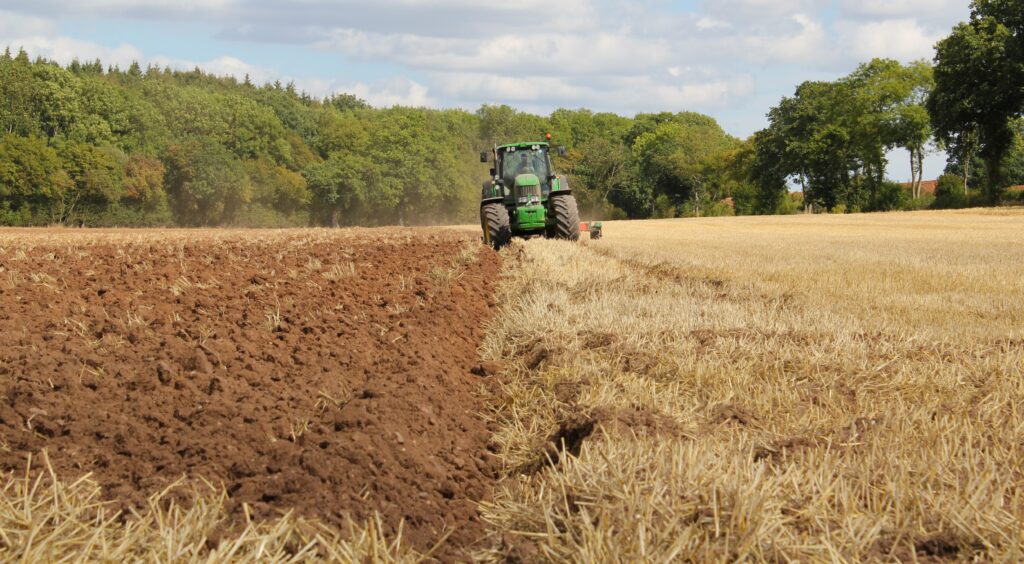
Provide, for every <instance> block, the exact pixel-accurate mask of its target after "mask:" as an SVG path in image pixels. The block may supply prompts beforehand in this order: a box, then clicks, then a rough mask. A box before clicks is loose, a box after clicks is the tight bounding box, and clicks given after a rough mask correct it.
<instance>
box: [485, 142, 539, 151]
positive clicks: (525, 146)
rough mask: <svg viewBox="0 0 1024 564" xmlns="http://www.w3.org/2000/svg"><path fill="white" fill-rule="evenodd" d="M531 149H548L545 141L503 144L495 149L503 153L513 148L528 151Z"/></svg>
mask: <svg viewBox="0 0 1024 564" xmlns="http://www.w3.org/2000/svg"><path fill="white" fill-rule="evenodd" d="M532 147H544V148H547V147H548V142H547V141H519V142H518V143H508V144H505V145H498V147H497V149H498V150H499V151H504V150H507V149H512V148H515V149H530V148H532Z"/></svg>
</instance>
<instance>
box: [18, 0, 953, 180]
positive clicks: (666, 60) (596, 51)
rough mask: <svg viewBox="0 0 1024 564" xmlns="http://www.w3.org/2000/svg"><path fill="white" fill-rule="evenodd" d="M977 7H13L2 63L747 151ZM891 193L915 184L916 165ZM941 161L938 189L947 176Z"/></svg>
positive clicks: (243, 3)
mask: <svg viewBox="0 0 1024 564" xmlns="http://www.w3.org/2000/svg"><path fill="white" fill-rule="evenodd" d="M968 5H969V0H829V1H824V0H819V1H815V0H718V1H710V0H708V1H703V0H634V1H618V0H560V1H559V0H514V1H500V0H499V1H486V0H433V1H428V0H375V1H373V2H358V1H352V0H295V1H290V2H284V1H275V0H173V1H170V2H159V3H157V2H152V1H146V0H29V1H26V0H13V1H12V0H0V46H4V45H7V46H10V47H11V48H12V49H17V48H19V47H23V48H24V49H25V50H27V51H28V52H29V53H30V54H31V55H32V56H33V57H34V56H43V57H46V58H50V59H55V60H57V61H60V62H62V63H67V62H70V61H71V60H72V59H74V58H78V59H80V60H92V59H95V58H100V59H101V60H102V61H103V62H104V63H106V64H117V65H120V66H122V67H125V66H127V65H129V64H131V62H132V61H139V62H140V63H141V64H142V65H143V66H145V65H146V64H157V65H161V66H165V65H166V66H171V67H174V68H182V69H191V68H194V67H196V66H198V67H200V68H202V69H204V70H206V71H209V72H212V73H215V74H230V75H234V76H236V77H239V78H242V77H244V76H245V75H247V74H248V75H249V76H250V77H251V79H252V80H253V81H255V82H264V81H274V80H280V81H281V82H283V83H287V82H294V83H295V85H296V86H297V87H298V88H299V89H302V90H305V91H306V92H309V93H310V94H312V95H315V96H327V95H329V94H332V93H339V92H347V93H352V94H355V95H357V96H359V97H360V98H363V99H365V100H367V101H368V102H370V103H371V104H373V105H375V106H382V107H387V106H392V105H396V104H400V105H413V106H428V107H445V108H447V107H460V108H466V109H469V110H475V109H476V108H478V107H479V106H480V105H481V104H492V103H501V104H509V105H511V106H513V107H516V108H518V109H521V110H524V111H530V112H535V113H541V114H547V113H549V112H550V111H551V110H554V109H556V108H563V107H564V108H580V107H585V108H589V109H591V110H594V111H607V112H615V113H619V114H622V115H627V116H632V115H633V114H635V113H637V112H649V111H673V112H676V111H683V110H687V111H697V112H702V113H706V114H709V115H711V116H713V117H715V118H716V119H717V120H718V121H719V123H721V124H722V127H724V128H725V129H726V131H728V132H729V133H731V134H733V135H735V136H738V137H747V136H749V135H750V134H751V133H754V132H755V131H757V130H759V129H761V128H763V127H765V126H766V125H767V119H766V117H765V115H766V114H767V112H768V110H769V109H770V108H771V107H772V106H774V105H776V104H777V103H778V101H779V100H780V99H781V98H782V97H783V96H788V95H791V94H792V93H793V91H794V89H795V88H796V86H797V85H798V84H800V83H801V82H803V81H806V80H831V79H835V78H838V77H840V76H843V75H846V74H848V73H850V72H851V71H852V70H854V68H856V66H857V64H858V63H861V62H864V61H867V60H869V59H871V58H872V57H888V58H893V59H897V60H900V61H911V60H915V59H931V58H932V56H933V46H934V44H935V42H936V41H938V40H939V39H941V38H942V37H944V36H945V35H947V34H948V33H949V31H950V29H951V28H952V27H953V25H954V24H955V23H957V22H958V21H962V20H965V19H967V16H968ZM890 161H891V165H890V170H889V175H890V176H891V177H893V178H894V179H896V180H908V179H909V177H910V171H909V164H908V161H909V157H908V156H907V155H906V153H905V152H904V151H897V152H894V153H893V154H892V155H890ZM944 162H945V157H944V155H942V154H935V155H932V156H931V157H930V158H929V159H928V162H927V164H926V167H925V176H926V177H927V178H934V177H936V176H938V175H939V174H941V171H942V168H943V166H944Z"/></svg>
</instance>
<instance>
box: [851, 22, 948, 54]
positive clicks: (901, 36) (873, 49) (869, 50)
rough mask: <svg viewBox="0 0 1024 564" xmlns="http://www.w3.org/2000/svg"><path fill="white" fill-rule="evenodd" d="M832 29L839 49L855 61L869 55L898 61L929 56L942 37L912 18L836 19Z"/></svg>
mask: <svg viewBox="0 0 1024 564" xmlns="http://www.w3.org/2000/svg"><path fill="white" fill-rule="evenodd" d="M836 28H837V29H838V31H839V38H840V42H841V45H842V46H843V49H844V50H845V51H846V52H847V53H848V54H849V55H852V56H853V57H854V58H856V59H858V60H867V59H871V58H873V57H885V58H890V59H896V60H900V61H910V60H914V59H931V58H932V55H933V54H934V50H933V47H934V45H935V43H936V42H938V40H939V39H941V38H942V37H943V34H940V33H930V32H928V31H927V30H926V29H925V28H924V27H923V26H921V25H920V24H919V23H918V22H916V21H915V20H912V19H898V20H882V21H870V22H839V23H838V24H837V25H836Z"/></svg>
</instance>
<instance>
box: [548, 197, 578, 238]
mask: <svg viewBox="0 0 1024 564" xmlns="http://www.w3.org/2000/svg"><path fill="white" fill-rule="evenodd" d="M551 213H552V215H553V216H554V219H555V224H554V225H552V226H551V229H550V230H549V231H548V237H551V238H554V239H568V240H570V241H579V239H580V212H579V210H578V209H577V208H576V197H575V196H573V195H572V194H558V195H555V196H551Z"/></svg>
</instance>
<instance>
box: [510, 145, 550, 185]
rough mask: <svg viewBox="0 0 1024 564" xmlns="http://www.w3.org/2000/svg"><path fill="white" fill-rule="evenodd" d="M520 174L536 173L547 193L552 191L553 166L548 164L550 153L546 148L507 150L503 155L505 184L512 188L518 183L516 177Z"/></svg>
mask: <svg viewBox="0 0 1024 564" xmlns="http://www.w3.org/2000/svg"><path fill="white" fill-rule="evenodd" d="M520 174H536V175H537V178H540V182H541V188H542V189H543V191H544V193H545V194H547V193H548V192H550V191H551V187H550V180H549V177H550V176H551V167H549V166H548V153H547V150H546V149H543V148H541V149H537V150H536V151H535V150H532V149H518V150H516V151H505V152H504V153H502V155H501V179H502V180H503V181H504V183H505V186H507V187H508V188H512V187H514V186H515V185H516V177H517V176H519V175H520Z"/></svg>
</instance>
